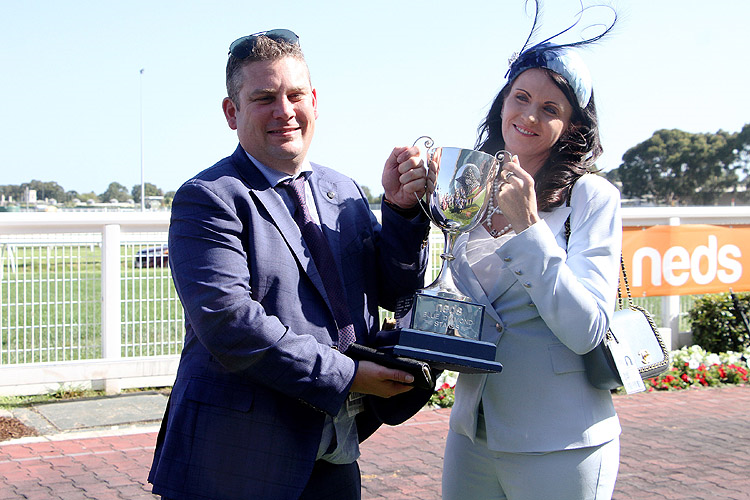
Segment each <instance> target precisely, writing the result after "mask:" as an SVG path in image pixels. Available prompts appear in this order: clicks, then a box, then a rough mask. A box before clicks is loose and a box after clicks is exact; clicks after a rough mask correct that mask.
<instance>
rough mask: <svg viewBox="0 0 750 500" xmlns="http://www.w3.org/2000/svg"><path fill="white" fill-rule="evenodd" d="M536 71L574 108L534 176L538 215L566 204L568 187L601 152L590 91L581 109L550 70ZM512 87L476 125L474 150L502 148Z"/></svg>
mask: <svg viewBox="0 0 750 500" xmlns="http://www.w3.org/2000/svg"><path fill="white" fill-rule="evenodd" d="M539 69H541V70H542V71H544V72H545V73H547V75H548V76H549V78H550V79H551V80H552V81H553V82H554V83H555V85H557V87H558V88H559V89H560V90H561V91H562V92H563V94H564V95H565V97H566V98H567V99H568V102H569V103H570V104H571V106H572V107H573V113H572V115H571V117H570V125H569V126H568V129H567V130H565V131H563V133H562V135H560V139H558V141H557V142H556V143H555V144H554V146H552V148H551V149H550V154H549V157H548V158H547V161H546V162H545V163H544V165H542V168H540V169H539V171H538V172H537V173H536V175H535V176H534V184H535V189H536V198H537V206H538V207H539V210H541V211H548V210H551V209H552V208H554V207H557V206H560V205H562V204H563V203H565V200H566V199H567V196H568V191H569V190H570V187H571V186H572V185H573V184H574V183H575V181H576V180H577V179H578V178H579V177H580V176H581V175H583V174H585V173H586V172H589V171H593V170H595V169H596V168H595V162H596V159H597V158H599V156H601V154H602V151H603V150H602V145H601V142H600V141H599V122H598V118H597V115H596V105H595V104H594V93H593V91H592V93H591V99H590V100H589V103H588V105H587V106H586V107H585V108H583V109H582V108H581V107H580V105H579V104H578V100H577V99H576V96H575V94H574V92H573V89H572V88H571V87H570V85H569V84H568V82H567V81H566V80H565V78H563V77H562V76H560V75H558V74H557V73H555V72H554V71H551V70H549V69H546V68H539ZM512 84H513V82H508V83H506V84H505V86H504V87H503V88H502V89H501V90H500V92H499V93H498V94H497V97H495V100H494V101H493V102H492V106H490V110H489V112H488V113H487V117H486V118H485V119H484V121H483V122H482V123H481V124H480V125H479V129H478V131H479V135H478V138H477V143H476V146H475V147H476V149H478V150H480V151H484V152H485V153H489V154H492V155H494V154H495V153H497V152H498V151H500V150H502V149H504V148H505V140H504V139H503V133H502V120H503V119H502V114H503V104H504V103H505V99H506V98H507V97H508V95H509V94H510V89H511V87H512ZM511 153H512V151H511Z"/></svg>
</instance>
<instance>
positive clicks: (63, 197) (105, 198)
mask: <svg viewBox="0 0 750 500" xmlns="http://www.w3.org/2000/svg"><path fill="white" fill-rule="evenodd" d="M143 188H144V193H145V194H146V196H147V197H148V196H163V197H164V204H165V205H167V206H168V205H170V204H171V201H172V198H174V193H175V192H174V191H167V192H166V193H165V192H164V191H163V190H162V189H160V188H159V187H157V186H155V185H154V184H151V183H150V182H146V183H144V185H143ZM27 190H35V191H36V198H37V200H38V201H44V200H55V201H56V202H57V203H58V204H62V205H75V204H76V202H83V203H86V202H88V201H90V200H91V201H93V202H95V203H110V202H112V201H116V202H120V203H122V202H128V201H131V200H132V201H133V202H134V203H136V204H140V202H141V185H140V184H136V185H135V186H133V187H132V188H131V189H130V191H128V188H127V187H125V186H123V185H122V184H120V183H119V182H110V183H109V186H107V189H106V190H105V191H104V192H103V193H100V194H97V193H95V192H93V191H91V192H88V193H79V192H78V191H75V190H72V191H66V190H65V188H63V187H62V186H61V185H60V184H58V183H57V182H54V181H50V182H45V181H40V180H32V181H30V182H24V183H23V184H18V185H14V184H8V185H4V186H0V195H4V196H5V200H6V202H8V201H9V200H13V201H14V202H15V203H18V202H21V201H22V200H23V199H24V193H26V191H27Z"/></svg>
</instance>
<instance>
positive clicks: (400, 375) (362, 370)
mask: <svg viewBox="0 0 750 500" xmlns="http://www.w3.org/2000/svg"><path fill="white" fill-rule="evenodd" d="M358 365H359V366H358V368H357V373H355V374H354V382H353V383H352V387H351V389H350V390H351V392H360V393H362V394H374V395H375V396H380V397H381V398H390V397H391V396H395V395H397V394H401V393H403V392H406V391H409V390H411V389H412V388H413V387H412V386H411V385H406V384H410V383H412V382H414V376H413V375H411V374H410V373H407V372H405V371H401V370H394V369H393V368H386V367H385V366H382V365H379V364H377V363H373V362H372V361H360V362H359V363H358Z"/></svg>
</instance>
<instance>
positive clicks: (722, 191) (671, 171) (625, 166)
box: [0, 123, 750, 206]
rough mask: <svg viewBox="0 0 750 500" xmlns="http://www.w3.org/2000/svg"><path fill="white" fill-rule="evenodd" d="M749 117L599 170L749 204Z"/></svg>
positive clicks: (678, 136)
mask: <svg viewBox="0 0 750 500" xmlns="http://www.w3.org/2000/svg"><path fill="white" fill-rule="evenodd" d="M748 174H750V123H748V124H746V125H745V126H744V127H742V130H740V131H739V132H735V133H731V132H726V131H724V130H719V131H718V132H716V133H691V132H685V131H682V130H678V129H671V130H667V129H664V130H657V131H656V132H654V134H653V135H652V136H651V137H650V138H649V139H647V140H645V141H643V142H641V143H640V144H638V145H636V146H634V147H632V148H630V149H628V150H627V151H626V152H625V154H624V155H623V157H622V163H621V164H620V166H619V167H617V168H615V169H613V170H610V171H609V172H606V173H605V174H604V175H605V177H606V178H607V179H609V180H610V181H611V182H612V183H613V184H615V185H616V186H617V187H618V188H619V189H620V192H621V193H622V197H623V199H640V200H647V201H648V202H650V203H653V204H654V205H668V206H675V205H719V204H730V203H734V204H738V205H747V204H750V190H749V189H748V187H749V186H748V184H750V176H749V175H748ZM144 188H145V193H146V196H164V204H165V205H166V206H169V205H170V204H171V201H172V198H173V197H174V191H168V192H166V193H165V192H163V191H162V190H161V189H160V188H158V187H157V186H155V185H154V184H151V183H148V182H147V183H145V184H144ZM26 189H34V190H36V193H37V199H38V200H45V199H54V200H56V201H57V202H58V203H62V204H75V200H80V201H81V202H84V203H85V202H87V201H88V200H93V201H94V202H98V203H108V202H110V201H113V200H116V201H118V202H127V201H129V200H133V202H134V203H137V204H140V202H141V185H140V184H136V185H135V186H133V187H132V188H131V189H130V191H128V189H127V187H125V186H123V185H122V184H120V183H119V182H111V183H110V184H109V186H108V187H107V189H106V191H104V192H103V193H100V194H96V193H94V192H93V191H92V192H90V193H79V192H77V191H66V190H65V189H64V188H63V187H62V186H60V185H59V184H58V183H57V182H43V181H39V180H33V181H31V182H25V183H23V184H20V185H5V186H0V194H3V195H5V199H6V201H7V200H9V199H10V198H11V197H12V199H13V200H14V201H16V202H18V201H20V200H22V199H23V194H24V192H25V190H26ZM362 191H363V192H364V193H365V196H367V199H368V200H369V201H370V202H371V203H378V202H379V201H380V196H379V195H378V196H374V195H373V194H372V191H371V190H370V189H369V188H368V187H367V186H362Z"/></svg>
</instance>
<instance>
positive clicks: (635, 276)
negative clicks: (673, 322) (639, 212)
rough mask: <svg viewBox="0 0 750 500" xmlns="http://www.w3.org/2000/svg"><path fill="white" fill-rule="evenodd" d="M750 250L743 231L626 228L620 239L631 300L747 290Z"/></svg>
mask: <svg viewBox="0 0 750 500" xmlns="http://www.w3.org/2000/svg"><path fill="white" fill-rule="evenodd" d="M749 249H750V227H747V226H741V227H731V228H730V227H725V226H711V225H700V224H695V225H685V226H652V227H648V228H630V227H625V228H624V230H623V235H622V253H623V257H624V259H625V266H626V267H627V271H628V281H629V282H630V288H631V291H632V293H633V296H634V297H640V296H662V295H691V294H704V293H718V292H727V291H729V289H730V288H731V289H732V290H734V291H735V292H739V291H750V272H748V273H745V272H744V271H745V269H750V251H749ZM623 293H625V290H624V288H623Z"/></svg>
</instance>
